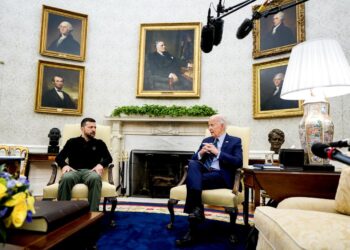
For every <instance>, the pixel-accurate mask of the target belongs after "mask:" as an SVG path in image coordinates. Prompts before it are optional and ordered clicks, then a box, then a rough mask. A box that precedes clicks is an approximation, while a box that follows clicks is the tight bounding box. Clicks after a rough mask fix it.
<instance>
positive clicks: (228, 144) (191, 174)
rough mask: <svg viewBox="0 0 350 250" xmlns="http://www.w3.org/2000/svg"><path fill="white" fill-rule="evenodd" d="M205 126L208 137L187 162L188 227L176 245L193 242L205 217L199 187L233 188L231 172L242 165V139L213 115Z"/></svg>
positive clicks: (203, 188) (205, 188)
mask: <svg viewBox="0 0 350 250" xmlns="http://www.w3.org/2000/svg"><path fill="white" fill-rule="evenodd" d="M208 125H209V131H210V134H211V136H210V137H207V138H205V139H204V140H203V141H202V143H201V145H200V147H199V149H198V151H197V152H196V153H195V154H194V155H193V156H192V159H191V160H190V162H189V164H188V175H187V179H186V188H187V197H186V204H185V208H184V212H185V213H188V219H189V223H190V229H189V231H188V232H187V234H186V235H185V236H184V237H183V238H182V239H179V240H177V241H176V244H177V245H178V246H184V245H187V244H189V243H192V241H193V233H194V232H193V231H194V230H195V226H196V225H197V224H198V223H199V222H201V221H203V220H204V207H203V204H202V190H208V189H217V188H229V189H232V188H233V182H234V180H233V176H234V173H235V171H236V169H237V168H240V167H242V164H243V162H242V159H243V156H242V143H241V139H240V138H237V137H233V136H230V135H228V134H227V133H226V120H225V118H224V117H223V116H222V115H214V116H212V117H210V119H209V122H208Z"/></svg>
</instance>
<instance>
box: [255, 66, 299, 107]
mask: <svg viewBox="0 0 350 250" xmlns="http://www.w3.org/2000/svg"><path fill="white" fill-rule="evenodd" d="M283 80H284V73H282V72H278V73H276V74H274V76H273V77H272V79H271V80H270V81H269V80H268V79H266V81H262V82H261V84H262V85H261V89H262V90H263V91H261V111H266V110H274V109H290V108H297V107H298V105H299V102H298V101H291V100H284V99H281V91H282V87H283Z"/></svg>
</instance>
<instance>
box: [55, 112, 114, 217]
mask: <svg viewBox="0 0 350 250" xmlns="http://www.w3.org/2000/svg"><path fill="white" fill-rule="evenodd" d="M95 134H96V121H95V120H94V119H92V118H84V119H83V120H82V121H81V136H79V137H75V138H71V139H69V140H68V141H67V143H66V144H65V145H64V147H63V149H62V151H61V152H60V153H59V154H58V155H57V157H56V162H57V164H58V166H60V167H61V169H62V178H61V180H60V183H59V187H58V200H70V199H71V191H72V188H73V186H74V185H76V184H78V183H84V184H85V185H87V186H88V188H89V195H88V200H89V204H90V210H91V211H98V207H99V202H100V198H101V189H102V180H101V176H102V174H103V171H104V168H105V167H107V166H108V164H109V163H111V162H112V157H111V155H110V153H109V151H108V149H107V146H106V144H105V143H104V142H103V141H102V140H99V139H95ZM66 159H68V163H67V162H66Z"/></svg>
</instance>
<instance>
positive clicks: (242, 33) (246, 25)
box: [236, 0, 268, 39]
mask: <svg viewBox="0 0 350 250" xmlns="http://www.w3.org/2000/svg"><path fill="white" fill-rule="evenodd" d="M267 3H268V0H266V1H265V2H264V4H263V5H261V6H260V7H259V9H258V10H257V11H254V13H253V16H252V18H251V19H249V18H246V19H245V20H244V21H243V23H242V24H241V25H240V26H239V27H238V30H237V33H236V37H237V38H238V39H243V38H245V37H246V36H247V35H248V34H249V33H250V31H251V30H252V29H253V24H254V20H255V19H259V18H260V17H261V15H262V14H261V13H262V12H263V11H265V9H266V5H267Z"/></svg>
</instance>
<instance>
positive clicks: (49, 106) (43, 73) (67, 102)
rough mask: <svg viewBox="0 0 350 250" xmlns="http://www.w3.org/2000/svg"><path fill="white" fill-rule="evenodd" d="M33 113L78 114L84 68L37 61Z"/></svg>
mask: <svg viewBox="0 0 350 250" xmlns="http://www.w3.org/2000/svg"><path fill="white" fill-rule="evenodd" d="M38 72H39V75H38V85H37V97H36V107H35V111H37V112H45V113H62V114H65V113H66V114H80V113H81V111H82V103H83V101H82V99H83V82H84V81H83V80H84V79H83V77H84V67H83V66H77V65H70V64H61V63H53V62H46V61H39V70H38Z"/></svg>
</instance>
